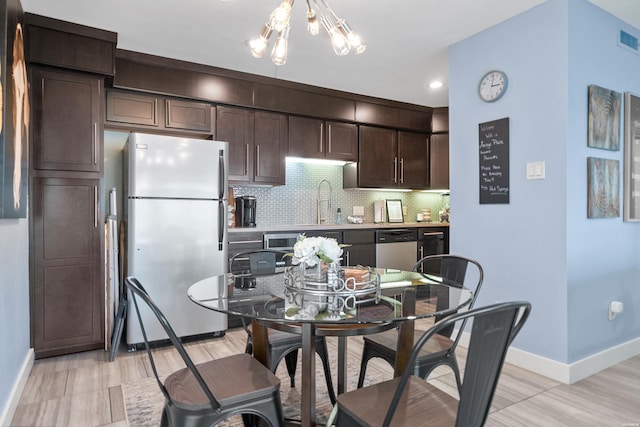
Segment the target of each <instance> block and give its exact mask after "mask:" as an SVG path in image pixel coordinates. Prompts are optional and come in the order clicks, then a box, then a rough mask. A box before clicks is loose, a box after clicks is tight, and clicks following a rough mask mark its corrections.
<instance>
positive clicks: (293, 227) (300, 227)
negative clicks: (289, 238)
mask: <svg viewBox="0 0 640 427" xmlns="http://www.w3.org/2000/svg"><path fill="white" fill-rule="evenodd" d="M448 226H449V223H448V222H394V223H389V222H383V223H365V224H349V223H344V224H290V225H268V226H262V225H258V226H257V227H237V228H229V233H251V232H273V231H312V230H329V231H331V230H335V231H339V230H340V231H341V230H363V229H380V228H426V227H448Z"/></svg>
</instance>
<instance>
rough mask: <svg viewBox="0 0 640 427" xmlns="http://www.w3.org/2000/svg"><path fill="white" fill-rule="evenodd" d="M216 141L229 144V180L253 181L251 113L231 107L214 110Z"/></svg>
mask: <svg viewBox="0 0 640 427" xmlns="http://www.w3.org/2000/svg"><path fill="white" fill-rule="evenodd" d="M216 139H217V140H218V141H227V142H228V143H229V180H230V181H240V182H251V180H252V179H253V113H252V112H251V111H250V110H245V109H242V108H233V107H217V108H216Z"/></svg>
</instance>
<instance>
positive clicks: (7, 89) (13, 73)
mask: <svg viewBox="0 0 640 427" xmlns="http://www.w3.org/2000/svg"><path fill="white" fill-rule="evenodd" d="M0 10H1V11H2V13H1V14H4V17H3V18H4V19H2V22H6V24H7V25H6V27H5V28H3V29H2V33H1V34H2V38H1V40H2V43H1V44H0V68H1V69H0V83H1V84H2V90H0V101H1V102H0V112H1V113H0V218H26V216H27V175H28V170H27V159H28V152H27V150H28V146H29V144H28V130H29V94H28V92H27V90H28V82H27V69H26V65H25V56H24V37H23V31H22V29H23V21H24V14H23V12H22V8H21V6H20V2H19V1H18V0H0Z"/></svg>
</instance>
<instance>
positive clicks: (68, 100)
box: [31, 69, 103, 172]
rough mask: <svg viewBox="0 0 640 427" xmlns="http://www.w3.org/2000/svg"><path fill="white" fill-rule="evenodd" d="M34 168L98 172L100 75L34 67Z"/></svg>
mask: <svg viewBox="0 0 640 427" xmlns="http://www.w3.org/2000/svg"><path fill="white" fill-rule="evenodd" d="M31 85H32V88H33V115H32V116H33V148H34V168H35V169H46V170H64V171H87V172H100V170H101V169H102V134H103V132H102V119H101V114H100V113H101V109H100V105H101V102H100V94H101V91H102V79H101V78H98V77H93V76H87V75H84V74H77V73H69V72H59V71H51V70H41V69H34V70H33V79H32V84H31Z"/></svg>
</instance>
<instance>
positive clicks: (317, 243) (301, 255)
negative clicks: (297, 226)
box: [291, 234, 342, 267]
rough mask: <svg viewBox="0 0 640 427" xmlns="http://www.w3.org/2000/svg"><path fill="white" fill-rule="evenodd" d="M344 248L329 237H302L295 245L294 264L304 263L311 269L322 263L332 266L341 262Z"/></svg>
mask: <svg viewBox="0 0 640 427" xmlns="http://www.w3.org/2000/svg"><path fill="white" fill-rule="evenodd" d="M341 256H342V248H341V247H340V245H339V244H338V241H337V240H336V239H331V238H327V237H306V236H305V235H304V234H303V235H301V236H300V238H299V239H298V241H297V242H296V244H295V245H293V258H292V260H291V262H292V263H293V264H300V263H301V262H304V263H305V264H306V265H308V266H309V267H312V266H314V265H316V264H317V263H318V262H320V261H324V262H325V263H326V264H332V263H334V262H338V261H340V259H341V258H340V257H341Z"/></svg>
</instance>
